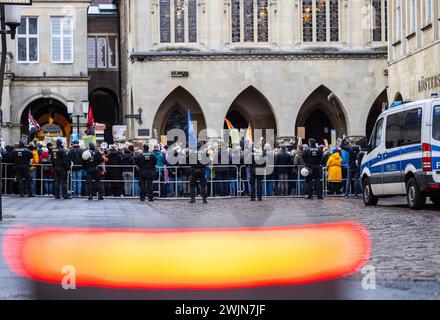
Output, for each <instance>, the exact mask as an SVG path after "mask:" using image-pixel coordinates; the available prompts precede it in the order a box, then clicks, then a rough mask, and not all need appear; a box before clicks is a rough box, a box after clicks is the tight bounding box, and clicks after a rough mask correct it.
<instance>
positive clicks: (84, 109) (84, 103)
mask: <svg viewBox="0 0 440 320" xmlns="http://www.w3.org/2000/svg"><path fill="white" fill-rule="evenodd" d="M73 103H74V102H73V101H72V100H68V101H67V112H68V113H69V117H70V118H71V119H72V121H73V119H74V118H76V133H77V135H78V139H79V124H80V122H79V118H81V117H84V118H87V115H88V113H89V102H88V101H87V100H83V101H82V102H81V109H82V112H83V114H75V115H74V114H73Z"/></svg>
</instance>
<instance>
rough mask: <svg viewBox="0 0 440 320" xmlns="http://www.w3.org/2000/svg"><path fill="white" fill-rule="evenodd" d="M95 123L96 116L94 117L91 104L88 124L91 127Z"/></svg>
mask: <svg viewBox="0 0 440 320" xmlns="http://www.w3.org/2000/svg"><path fill="white" fill-rule="evenodd" d="M94 124H95V118H93V109H92V106H89V117H88V119H87V126H88V127H89V128H90V127H91V126H93V125H94Z"/></svg>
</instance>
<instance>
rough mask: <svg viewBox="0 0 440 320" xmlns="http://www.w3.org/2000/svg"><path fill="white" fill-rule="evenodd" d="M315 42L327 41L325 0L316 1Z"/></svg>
mask: <svg viewBox="0 0 440 320" xmlns="http://www.w3.org/2000/svg"><path fill="white" fill-rule="evenodd" d="M316 41H318V42H325V41H327V4H326V0H317V1H316Z"/></svg>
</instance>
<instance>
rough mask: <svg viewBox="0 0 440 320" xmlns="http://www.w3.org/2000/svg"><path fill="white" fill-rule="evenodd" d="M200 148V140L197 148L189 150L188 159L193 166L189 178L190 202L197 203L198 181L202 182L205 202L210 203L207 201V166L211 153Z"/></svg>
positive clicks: (201, 186)
mask: <svg viewBox="0 0 440 320" xmlns="http://www.w3.org/2000/svg"><path fill="white" fill-rule="evenodd" d="M200 149H201V143H200V142H198V143H197V150H190V151H189V152H188V160H189V161H188V164H189V165H190V166H191V176H190V179H189V185H190V196H191V201H190V202H189V203H196V183H197V181H199V182H200V188H201V193H202V198H203V203H208V202H207V201H206V198H207V191H206V178H205V168H206V166H207V165H208V161H209V160H208V159H209V155H208V153H207V152H206V151H203V150H200Z"/></svg>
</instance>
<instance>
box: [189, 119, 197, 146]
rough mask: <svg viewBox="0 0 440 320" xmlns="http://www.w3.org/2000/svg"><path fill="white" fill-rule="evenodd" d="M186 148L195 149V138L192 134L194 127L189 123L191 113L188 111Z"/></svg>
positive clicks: (194, 134) (193, 133)
mask: <svg viewBox="0 0 440 320" xmlns="http://www.w3.org/2000/svg"><path fill="white" fill-rule="evenodd" d="M188 147H189V149H193V150H196V149H197V136H196V133H195V132H194V126H193V123H192V121H191V113H190V112H189V110H188Z"/></svg>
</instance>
